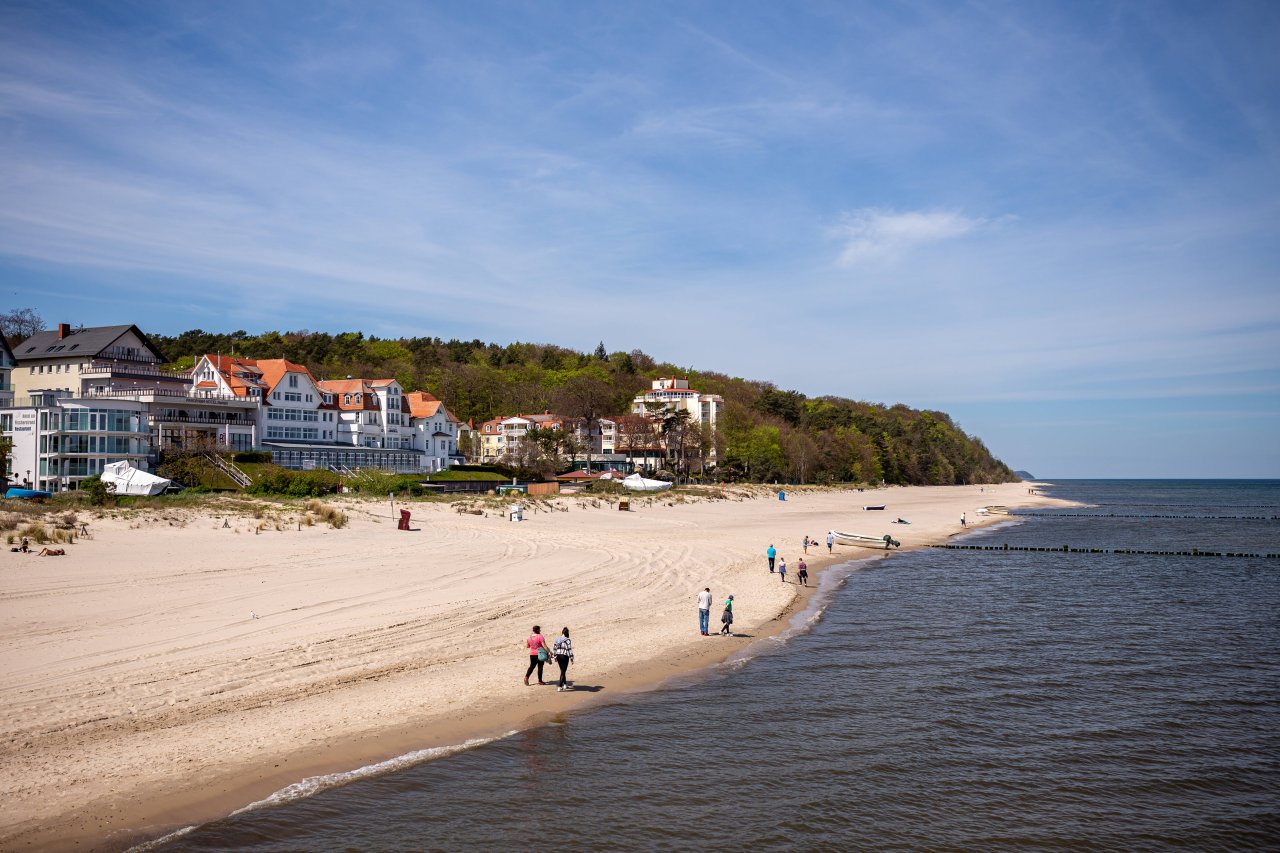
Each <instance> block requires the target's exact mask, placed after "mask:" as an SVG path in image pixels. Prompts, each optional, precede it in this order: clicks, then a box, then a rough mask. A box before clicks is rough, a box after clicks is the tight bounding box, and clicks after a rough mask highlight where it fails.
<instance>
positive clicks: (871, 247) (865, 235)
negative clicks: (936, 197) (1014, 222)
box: [830, 208, 991, 267]
mask: <svg viewBox="0 0 1280 853" xmlns="http://www.w3.org/2000/svg"><path fill="white" fill-rule="evenodd" d="M990 224H991V222H990V220H987V219H981V218H975V217H970V216H965V215H963V214H961V213H958V212H956V211H950V210H929V211H907V212H905V213H897V212H894V211H890V210H880V209H878V208H864V209H862V210H855V211H852V212H849V213H846V214H844V216H842V217H841V219H840V222H839V224H837V225H835V226H833V227H832V228H831V230H830V234H831V236H832V237H834V238H835V239H837V240H839V241H840V242H841V243H842V244H843V246H842V248H841V249H840V255H839V257H838V258H837V259H836V264H837V266H841V267H853V266H857V265H858V264H860V263H863V262H865V261H886V260H888V261H892V260H897V259H899V258H901V257H902V256H903V255H905V254H907V253H908V252H910V251H911V250H912V249H914V248H916V247H918V246H923V245H926V244H929V243H939V242H942V241H944V240H952V239H955V238H956V237H963V236H964V235H966V234H970V233H972V232H974V231H977V230H979V229H982V228H985V227H987V226H988V225H990Z"/></svg>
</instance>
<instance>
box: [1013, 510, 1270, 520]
mask: <svg viewBox="0 0 1280 853" xmlns="http://www.w3.org/2000/svg"><path fill="white" fill-rule="evenodd" d="M1007 514H1008V515H1011V516H1014V517H1015V518H1028V517H1031V516H1035V517H1036V518H1176V519H1187V520H1190V521H1280V515H1139V514H1137V513H1124V512H1024V511H1022V510H1013V511H1011V512H1009V513H1007Z"/></svg>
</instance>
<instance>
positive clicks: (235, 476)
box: [205, 451, 253, 489]
mask: <svg viewBox="0 0 1280 853" xmlns="http://www.w3.org/2000/svg"><path fill="white" fill-rule="evenodd" d="M205 458H207V459H208V460H209V461H210V462H212V463H213V467H215V468H217V469H218V470H219V471H221V472H222V473H224V474H226V475H227V476H228V477H230V478H231V480H232V482H234V483H235V484H236V485H237V486H239V487H240V488H242V489H243V488H246V487H248V485H249V484H250V483H252V482H253V480H251V479H250V478H249V475H248V474H246V473H245V472H243V471H241V470H240V469H239V468H237V467H236V465H235V463H234V462H228V461H227V460H226V459H223V458H222V457H221V456H219V455H218V454H216V453H214V452H213V451H210V452H208V453H206V454H205Z"/></svg>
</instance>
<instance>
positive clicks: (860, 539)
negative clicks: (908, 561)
mask: <svg viewBox="0 0 1280 853" xmlns="http://www.w3.org/2000/svg"><path fill="white" fill-rule="evenodd" d="M831 535H832V536H834V537H835V541H836V542H838V543H839V544H841V545H858V546H861V547H863V548H883V549H884V550H886V551H888V550H889V549H890V548H898V547H900V546H901V545H902V543H901V542H899V541H898V540H897V539H894V538H893V537H892V536H890V535H889V534H888V533H886V534H885V535H883V536H863V535H862V534H861V533H843V532H841V531H839V530H832V531H831Z"/></svg>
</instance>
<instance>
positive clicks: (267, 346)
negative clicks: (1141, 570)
mask: <svg viewBox="0 0 1280 853" xmlns="http://www.w3.org/2000/svg"><path fill="white" fill-rule="evenodd" d="M151 340H152V341H153V342H154V343H155V344H156V345H157V346H159V347H160V349H161V350H162V351H163V352H164V353H165V354H166V355H167V356H168V358H170V359H172V360H174V361H175V362H177V363H178V364H180V365H182V366H190V365H192V364H193V363H194V360H195V359H196V358H198V357H199V356H200V355H202V354H204V353H224V354H231V353H234V354H235V355H239V356H245V357H248V358H281V357H283V358H287V359H289V360H290V361H294V362H297V363H299V364H304V365H306V366H307V367H308V368H309V369H310V370H311V372H312V373H313V374H314V375H315V376H316V378H317V379H333V378H342V377H345V376H348V375H350V376H357V377H365V378H379V377H394V378H395V379H397V380H398V381H399V382H400V384H401V385H402V386H404V388H405V390H406V391H419V390H421V391H427V392H429V393H431V394H434V395H435V396H436V397H438V398H439V399H441V400H443V401H444V403H445V405H447V406H448V407H449V409H450V411H452V412H453V413H454V414H455V415H457V416H458V417H459V418H461V419H462V420H464V421H465V420H474V421H475V422H476V423H477V424H478V423H480V422H481V421H484V420H487V419H489V418H492V417H495V416H497V415H511V414H516V413H521V412H524V413H529V412H543V411H553V412H557V413H559V414H563V415H569V416H574V417H587V418H596V417H604V416H609V415H616V414H623V413H626V412H628V411H629V410H630V404H631V399H632V398H633V397H634V396H635V394H636V393H637V392H638V391H641V390H644V389H647V388H648V387H649V383H650V380H652V379H654V378H657V377H660V376H682V377H686V378H688V380H689V382H690V385H691V386H692V387H694V388H697V389H698V390H700V391H703V392H712V393H716V394H720V395H721V396H723V397H724V398H725V409H724V414H723V416H722V418H721V421H720V423H719V424H718V431H719V434H718V435H717V436H716V437H715V440H716V442H717V445H718V446H719V447H720V448H721V453H722V455H721V459H722V462H721V465H720V467H719V468H718V469H717V472H716V476H717V478H722V479H746V480H752V481H756V482H772V481H774V480H779V481H784V482H786V481H792V482H805V483H815V482H816V483H823V482H868V483H875V482H879V481H880V480H881V479H883V480H885V481H886V482H888V483H902V484H931V485H949V484H962V483H979V482H1005V481H1010V480H1016V479H1017V478H1016V477H1015V476H1014V474H1013V472H1012V471H1011V470H1010V469H1009V467H1008V466H1007V465H1005V464H1004V463H1003V462H1001V461H999V460H998V459H995V458H994V457H993V456H992V455H991V453H990V452H989V451H988V450H987V448H986V447H985V446H984V445H983V443H982V441H981V440H979V439H977V438H975V437H972V436H969V435H966V434H965V433H964V432H963V431H962V430H961V429H960V428H959V427H958V426H957V425H956V424H955V423H953V422H952V420H951V418H950V417H949V416H948V415H947V414H945V413H944V412H933V411H918V410H916V409H911V408H909V407H907V406H903V405H895V406H884V405H880V404H877V403H866V402H858V401H854V400H847V399H843V398H840V397H817V398H809V397H806V396H805V395H803V394H801V393H799V392H798V391H782V390H779V389H778V388H777V387H775V386H774V385H773V384H771V383H769V382H761V381H754V380H747V379H739V378H736V377H730V376H726V375H724V374H721V373H709V372H704V371H692V372H691V371H687V370H685V369H682V368H679V367H676V366H674V365H671V364H663V363H659V362H657V361H655V360H654V359H653V358H651V357H650V356H648V355H646V354H645V353H643V352H641V351H639V350H633V351H631V352H614V353H610V352H608V351H607V350H606V349H605V347H604V345H603V344H601V345H600V346H599V347H597V348H596V351H595V352H594V353H590V354H588V353H580V352H575V351H573V350H570V349H566V348H564V347H559V346H552V345H546V344H525V343H515V344H508V345H506V346H499V345H498V344H487V343H483V342H481V341H479V340H474V341H458V340H450V341H444V340H441V339H440V338H432V337H419V338H401V339H398V340H386V339H379V338H376V337H365V336H364V335H363V334H361V333H359V332H348V333H344V334H339V335H330V334H325V333H322V332H308V331H299V332H264V333H263V334H261V335H249V334H247V333H246V332H244V331H237V332H233V333H231V334H215V333H210V332H204V331H201V330H199V329H193V330H191V331H187V332H183V333H182V334H180V335H178V336H176V337H167V336H164V335H152V336H151Z"/></svg>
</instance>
